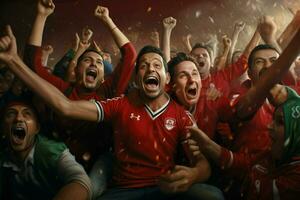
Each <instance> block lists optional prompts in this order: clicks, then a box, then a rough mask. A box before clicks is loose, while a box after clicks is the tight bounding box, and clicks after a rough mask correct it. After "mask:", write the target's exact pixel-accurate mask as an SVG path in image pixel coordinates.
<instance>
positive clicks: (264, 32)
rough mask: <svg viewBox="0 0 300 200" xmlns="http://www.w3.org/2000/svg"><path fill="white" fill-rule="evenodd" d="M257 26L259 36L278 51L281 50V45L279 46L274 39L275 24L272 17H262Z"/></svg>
mask: <svg viewBox="0 0 300 200" xmlns="http://www.w3.org/2000/svg"><path fill="white" fill-rule="evenodd" d="M258 27H259V33H260V36H261V37H262V39H263V40H264V41H265V43H266V44H269V45H271V46H272V47H274V48H276V49H277V51H278V52H281V51H282V50H281V47H280V46H279V44H278V43H277V40H276V32H277V25H276V23H275V22H274V20H273V19H272V17H270V16H264V17H262V19H261V21H260V24H259V26H258Z"/></svg>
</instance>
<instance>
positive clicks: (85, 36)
mask: <svg viewBox="0 0 300 200" xmlns="http://www.w3.org/2000/svg"><path fill="white" fill-rule="evenodd" d="M92 36H93V31H92V30H91V29H89V28H87V27H85V28H83V29H82V34H81V40H80V41H79V44H78V48H77V51H76V52H75V55H74V57H73V59H72V60H71V61H70V63H69V65H68V68H67V73H66V74H65V77H64V79H65V81H67V82H75V81H76V75H75V67H76V66H77V60H78V58H79V57H80V56H81V55H82V54H83V52H84V51H85V50H87V49H88V48H89V46H90V45H91V42H90V39H91V38H92ZM76 37H78V35H76Z"/></svg>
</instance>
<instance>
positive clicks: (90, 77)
mask: <svg viewBox="0 0 300 200" xmlns="http://www.w3.org/2000/svg"><path fill="white" fill-rule="evenodd" d="M97 76H98V73H97V70H96V69H95V68H87V69H86V71H85V77H86V81H87V82H89V83H92V82H94V81H95V80H96V78H97Z"/></svg>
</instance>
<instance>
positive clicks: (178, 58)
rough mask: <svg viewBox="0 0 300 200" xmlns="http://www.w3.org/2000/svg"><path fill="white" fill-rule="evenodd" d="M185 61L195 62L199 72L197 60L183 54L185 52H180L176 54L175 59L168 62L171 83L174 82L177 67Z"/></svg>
mask: <svg viewBox="0 0 300 200" xmlns="http://www.w3.org/2000/svg"><path fill="white" fill-rule="evenodd" d="M183 61H191V62H193V63H194V64H195V65H196V67H197V70H198V68H199V65H198V63H197V61H196V60H195V58H194V57H192V56H190V55H187V54H186V53H183V52H179V53H177V54H176V56H175V57H173V58H172V59H171V60H170V61H169V62H168V68H169V73H170V77H171V82H172V81H173V78H174V76H175V67H176V66H177V65H178V64H179V63H181V62H183Z"/></svg>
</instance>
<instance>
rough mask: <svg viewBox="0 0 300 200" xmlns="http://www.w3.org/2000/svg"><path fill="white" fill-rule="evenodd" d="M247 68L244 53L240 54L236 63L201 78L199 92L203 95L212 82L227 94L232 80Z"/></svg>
mask: <svg viewBox="0 0 300 200" xmlns="http://www.w3.org/2000/svg"><path fill="white" fill-rule="evenodd" d="M247 68H248V60H247V57H246V56H245V55H241V57H240V58H239V59H238V61H237V62H236V63H233V64H232V65H230V66H228V67H226V68H224V69H222V70H218V71H216V72H214V73H212V74H210V75H209V77H207V78H206V79H203V80H202V89H201V94H202V95H205V94H206V92H207V90H208V89H209V87H210V85H211V84H214V86H215V87H216V89H218V90H219V91H220V92H222V93H223V95H224V96H226V97H227V96H228V95H229V93H230V84H231V82H232V81H233V80H235V79H237V78H238V77H240V76H241V75H242V74H243V73H244V72H245V71H246V70H247Z"/></svg>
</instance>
